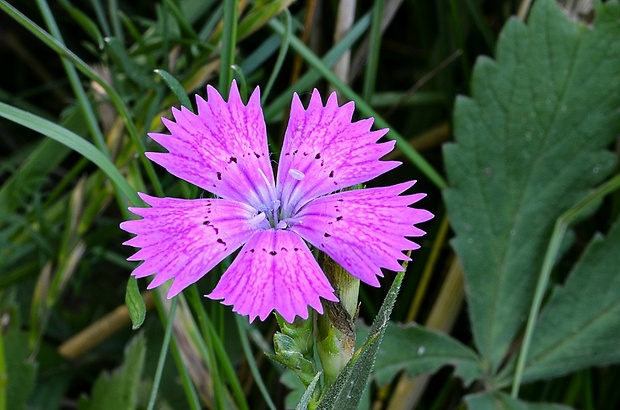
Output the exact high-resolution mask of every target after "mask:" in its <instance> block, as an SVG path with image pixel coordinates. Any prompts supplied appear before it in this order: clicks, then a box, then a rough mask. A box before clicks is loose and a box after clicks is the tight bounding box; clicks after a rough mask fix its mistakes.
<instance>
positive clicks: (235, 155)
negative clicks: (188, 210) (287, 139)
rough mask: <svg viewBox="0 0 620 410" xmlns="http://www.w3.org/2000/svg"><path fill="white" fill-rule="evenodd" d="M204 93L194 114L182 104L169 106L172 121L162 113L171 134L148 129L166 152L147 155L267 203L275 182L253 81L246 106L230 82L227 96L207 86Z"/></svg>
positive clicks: (236, 195)
mask: <svg viewBox="0 0 620 410" xmlns="http://www.w3.org/2000/svg"><path fill="white" fill-rule="evenodd" d="M207 95H208V102H207V101H205V100H203V99H202V98H201V97H200V96H196V103H197V105H198V115H196V114H194V113H192V112H191V111H190V110H188V109H187V108H185V107H182V108H181V110H180V111H179V110H177V109H174V108H173V110H172V113H173V115H174V119H175V121H176V122H173V121H170V120H167V119H165V118H162V121H163V123H164V125H165V126H166V127H167V128H168V130H169V131H170V133H171V135H166V134H157V133H151V134H149V135H150V137H151V138H153V139H154V140H155V141H157V142H158V143H159V144H160V145H162V146H163V147H164V148H166V149H167V150H168V152H167V153H161V152H148V153H147V154H146V155H147V157H148V158H149V159H151V160H152V161H154V162H156V163H158V164H159V165H161V166H163V167H164V168H166V169H167V170H168V172H170V173H171V174H173V175H175V176H177V177H179V178H182V179H184V180H186V181H188V182H191V183H192V184H195V185H197V186H199V187H201V188H203V189H205V190H207V191H209V192H212V193H214V194H216V195H218V196H220V197H222V198H225V199H232V200H235V201H241V202H245V203H248V204H250V205H252V206H254V207H259V206H260V205H261V204H267V205H271V204H272V203H273V202H274V201H275V196H274V195H275V188H274V180H273V170H272V167H271V161H270V159H269V150H268V147H267V131H266V128H265V120H264V119H263V112H262V109H261V107H260V91H259V89H258V87H257V88H256V89H255V90H254V92H253V93H252V95H251V97H250V100H249V101H248V104H247V106H244V105H243V102H242V101H241V97H240V95H239V90H238V89H237V84H236V83H235V82H233V84H232V86H231V89H230V98H229V100H228V102H225V101H224V100H223V99H222V97H221V96H220V94H219V93H218V92H217V90H216V89H215V88H213V87H211V86H207Z"/></svg>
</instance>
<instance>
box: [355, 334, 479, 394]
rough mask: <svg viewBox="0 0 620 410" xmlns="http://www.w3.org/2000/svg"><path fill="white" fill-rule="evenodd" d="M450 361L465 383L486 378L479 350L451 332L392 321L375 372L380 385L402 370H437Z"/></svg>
mask: <svg viewBox="0 0 620 410" xmlns="http://www.w3.org/2000/svg"><path fill="white" fill-rule="evenodd" d="M358 336H359V332H358ZM446 365H449V366H454V368H455V369H454V372H455V374H456V375H457V376H459V377H460V378H461V379H463V382H464V384H465V385H469V384H470V383H471V382H472V381H474V380H476V379H480V378H482V375H483V373H484V370H483V368H482V365H483V364H482V363H481V361H480V358H479V357H478V355H477V354H476V352H474V351H472V350H471V349H470V348H469V347H467V346H465V345H463V344H462V343H460V342H459V341H457V340H455V339H453V338H451V337H450V336H448V335H446V334H443V333H440V332H436V331H433V330H430V329H426V328H424V327H422V326H418V325H413V326H404V327H403V326H397V325H395V324H393V323H390V324H389V325H388V327H387V330H386V331H385V336H384V337H383V343H382V345H381V350H380V351H379V353H378V354H377V361H376V362H375V369H374V372H373V374H374V376H375V378H376V379H377V382H378V383H379V386H384V385H386V384H387V383H389V382H390V381H391V380H392V379H393V378H394V376H396V375H397V374H399V373H400V372H401V371H402V370H407V373H408V374H409V376H411V377H413V376H418V375H420V374H424V373H434V372H436V371H437V370H439V369H440V368H442V367H443V366H446Z"/></svg>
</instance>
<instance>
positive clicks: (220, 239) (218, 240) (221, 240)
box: [217, 238, 226, 245]
mask: <svg viewBox="0 0 620 410" xmlns="http://www.w3.org/2000/svg"><path fill="white" fill-rule="evenodd" d="M217 243H221V244H222V245H226V242H224V240H223V239H222V238H217Z"/></svg>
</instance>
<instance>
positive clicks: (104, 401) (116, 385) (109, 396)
mask: <svg viewBox="0 0 620 410" xmlns="http://www.w3.org/2000/svg"><path fill="white" fill-rule="evenodd" d="M145 354H146V341H145V339H144V337H143V336H142V333H138V335H137V336H136V337H134V338H133V339H132V340H131V341H130V342H129V344H128V345H127V347H125V360H124V362H123V364H122V365H121V366H120V367H119V368H118V369H116V370H115V371H114V372H112V373H111V374H109V373H103V374H101V375H100V376H99V377H98V378H97V380H96V381H95V385H94V387H93V391H92V394H91V397H90V398H86V397H81V398H80V405H79V409H80V410H106V409H135V408H136V406H137V403H138V388H139V386H140V378H141V376H142V369H143V367H144V357H145Z"/></svg>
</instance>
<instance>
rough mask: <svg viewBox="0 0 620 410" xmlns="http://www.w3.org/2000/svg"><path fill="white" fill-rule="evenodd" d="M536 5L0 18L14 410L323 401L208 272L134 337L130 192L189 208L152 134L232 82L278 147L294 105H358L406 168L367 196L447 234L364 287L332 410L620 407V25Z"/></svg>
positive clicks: (4, 337)
mask: <svg viewBox="0 0 620 410" xmlns="http://www.w3.org/2000/svg"><path fill="white" fill-rule="evenodd" d="M529 3H530V2H528V1H522V2H516V1H483V0H465V1H454V0H442V1H436V2H427V1H419V0H374V1H359V2H352V4H353V5H354V6H355V7H353V6H352V5H351V4H349V2H346V1H345V0H340V1H322V0H307V1H300V2H292V1H290V0H276V1H261V0H256V1H245V0H241V1H239V2H236V1H232V0H226V1H223V2H218V1H196V0H163V1H160V2H146V1H136V2H119V1H117V0H106V1H103V2H99V1H96V0H72V1H69V0H59V1H58V2H47V1H46V0H27V1H20V2H14V1H5V0H0V53H1V55H2V57H3V61H4V62H5V63H4V64H3V65H2V67H1V68H0V70H1V71H2V77H1V79H0V118H1V119H0V327H1V329H0V330H1V331H0V410H3V409H5V408H7V409H8V408H10V409H19V408H29V409H54V408H80V409H96V408H112V407H115V408H123V409H124V408H127V409H132V408H147V407H149V406H150V403H157V404H156V407H157V408H162V409H165V408H175V409H176V408H225V409H230V408H241V409H249V408H252V409H260V408H282V407H285V406H288V407H295V406H298V408H305V406H306V405H308V404H309V403H311V400H310V398H311V396H312V395H313V394H317V392H319V390H320V388H321V381H320V377H319V378H314V379H312V378H310V380H309V381H311V384H310V387H309V389H308V390H307V391H306V388H305V386H304V385H303V384H302V383H301V382H300V381H299V379H297V378H296V376H295V375H294V374H293V373H292V372H289V371H285V370H284V368H283V367H282V366H281V365H279V364H278V363H276V362H274V361H271V360H270V359H268V357H267V356H265V355H264V353H263V352H267V353H273V347H272V337H273V334H274V332H275V331H276V329H277V326H276V321H275V320H268V321H267V322H265V323H258V324H253V325H251V326H250V325H248V323H247V320H246V319H245V318H240V317H236V316H235V315H233V314H232V313H231V312H230V309H228V308H226V307H224V306H222V305H220V304H218V303H214V302H209V301H208V300H205V299H204V298H202V297H201V296H200V295H203V294H205V293H208V291H209V290H210V289H212V288H213V286H214V284H215V282H216V281H217V278H218V276H219V274H218V273H217V272H214V273H213V274H210V275H208V276H206V277H205V279H203V280H202V281H200V283H199V284H198V285H196V286H192V287H191V288H189V289H188V290H187V291H185V292H184V293H183V295H182V296H181V297H179V298H178V299H175V301H174V302H172V303H171V302H170V301H168V300H166V299H165V298H164V297H162V295H165V293H166V289H163V288H160V289H158V290H156V291H153V292H143V293H142V297H139V296H138V293H139V289H143V288H144V286H145V283H144V282H143V281H141V282H139V283H138V286H139V288H137V287H135V286H136V283H135V281H130V282H129V285H130V287H129V288H130V289H131V292H128V295H129V296H128V297H129V303H128V305H127V306H129V308H130V311H131V313H137V314H140V313H143V312H144V310H145V309H146V310H147V311H148V313H147V315H146V318H144V317H132V319H133V322H134V324H136V322H141V321H142V320H144V322H143V323H142V325H141V327H140V329H139V330H132V326H131V321H130V319H129V314H128V313H129V311H128V310H127V308H126V307H125V303H124V301H125V293H126V286H127V279H128V275H129V272H130V271H131V269H132V268H133V266H134V265H133V264H132V263H128V262H126V261H125V258H126V257H127V256H128V255H129V253H130V249H126V248H125V247H123V246H121V243H122V242H123V241H124V240H126V239H127V237H126V234H124V233H123V232H122V231H120V229H119V228H118V224H119V223H120V221H122V220H125V219H127V218H128V217H129V215H128V213H127V210H126V208H127V205H128V204H139V198H137V196H136V194H135V192H136V191H143V192H149V193H151V194H155V195H160V196H161V195H166V196H176V197H186V198H195V197H198V196H200V195H201V192H200V191H199V190H198V189H197V188H195V187H193V186H190V185H189V184H186V183H185V182H183V181H178V180H176V179H174V178H173V177H171V176H170V175H168V174H166V173H165V172H161V171H162V170H160V169H156V168H155V167H154V166H153V165H152V164H151V163H150V162H149V161H147V160H146V158H145V157H144V155H143V153H144V151H145V149H157V148H156V144H154V143H152V141H150V140H149V139H148V138H147V136H146V134H147V132H150V131H156V130H159V129H161V123H160V121H159V117H160V116H166V117H168V116H170V107H171V106H173V105H174V106H179V105H185V106H188V107H190V108H191V105H192V101H193V98H188V95H190V96H191V95H192V94H195V93H199V94H204V89H205V85H206V84H207V83H210V84H213V85H217V86H218V88H219V89H220V91H222V92H225V91H226V90H227V89H228V87H229V84H230V82H231V80H232V78H233V77H234V78H237V79H238V81H239V82H240V84H241V86H242V89H243V91H244V92H245V91H247V90H251V89H252V88H253V87H254V86H255V85H259V86H260V87H261V90H262V97H263V107H264V111H265V115H266V120H267V124H268V130H269V133H270V138H271V140H272V142H273V143H274V144H273V145H272V149H275V148H276V147H278V146H279V141H280V139H281V137H282V135H283V129H284V128H283V127H284V126H285V124H286V120H285V119H286V118H287V109H288V104H289V103H290V100H291V95H292V92H294V91H296V92H298V93H300V95H301V96H302V99H303V98H305V97H307V96H308V95H309V92H310V91H311V90H312V88H315V87H316V88H319V89H320V90H321V91H322V92H323V94H325V93H326V92H327V91H329V90H336V91H337V92H338V94H339V96H340V102H341V103H342V102H344V101H346V100H354V101H355V103H356V108H357V110H356V114H357V115H358V116H359V117H360V118H363V117H369V116H373V117H375V118H376V120H375V124H376V125H377V127H389V128H390V129H391V131H390V133H388V135H387V137H388V138H392V139H396V140H397V141H398V143H397V145H396V147H397V152H394V153H393V154H391V157H393V158H398V159H399V160H401V161H403V166H401V167H399V168H398V169H397V170H396V171H393V172H391V173H389V175H385V176H383V177H382V178H380V179H379V180H377V181H372V182H371V183H370V184H371V185H375V184H376V185H380V184H386V183H393V182H402V181H404V180H408V179H417V180H418V181H419V182H418V184H417V185H416V190H418V191H422V192H428V193H429V195H428V197H427V198H426V199H425V200H424V201H423V206H424V207H425V208H427V209H431V210H432V211H433V212H434V213H435V215H436V218H435V219H434V220H433V221H431V222H430V223H427V224H426V226H425V228H426V229H427V230H428V231H429V234H428V235H427V236H425V237H424V238H423V240H422V246H423V247H422V250H420V251H417V252H416V253H415V254H414V261H413V262H412V263H410V265H409V267H408V270H407V273H406V274H405V275H394V274H390V273H388V274H386V278H385V279H384V280H383V282H382V285H383V286H382V288H381V289H370V288H367V287H364V286H363V287H362V290H361V309H360V322H365V323H372V322H373V321H374V324H373V326H372V328H367V327H366V326H365V325H364V324H363V323H360V324H359V325H358V338H357V339H358V344H359V345H360V346H361V349H360V350H359V351H358V354H356V356H354V359H353V360H352V362H351V363H350V366H349V367H348V368H346V369H345V371H344V372H343V373H342V375H341V377H340V378H339V379H338V380H337V381H336V383H334V385H333V387H332V389H331V390H328V391H326V392H323V394H324V396H323V397H324V400H323V401H322V402H321V404H320V406H321V408H338V409H341V408H358V407H359V408H370V406H373V408H385V409H402V408H420V409H427V408H428V409H435V408H457V407H459V406H463V405H465V406H467V407H469V408H472V409H487V408H489V409H503V408H506V409H522V408H523V409H530V408H531V409H538V408H541V409H546V408H552V409H555V408H558V409H559V408H566V407H573V408H584V409H601V408H618V407H620V391H618V389H617V385H618V383H620V371H619V367H618V365H617V363H619V362H620V275H619V274H618V273H619V267H620V253H619V252H618V251H617V250H618V248H619V247H620V223H619V222H618V211H619V199H620V198H619V196H618V187H619V186H620V176H619V175H618V167H617V159H618V152H620V151H619V150H618V135H619V133H620V41H618V39H619V38H620V5H619V4H618V2H617V1H609V2H606V3H597V5H596V8H595V9H593V8H592V7H588V3H589V2H587V1H582V2H568V1H567V2H560V4H556V2H554V1H552V0H536V1H534V2H533V5H530V4H529ZM564 3H567V4H564ZM530 6H531V7H530ZM339 10H340V11H339ZM515 15H517V16H516V17H514V16H515ZM347 21H349V23H347ZM231 66H232V68H230V67H231ZM458 95H462V96H460V97H457V96H458ZM464 95H467V96H468V97H464ZM220 270H221V268H220ZM392 282H394V283H392ZM390 285H391V288H390ZM388 289H391V290H389V291H388ZM399 289H400V293H399ZM397 294H398V298H396V296H397ZM142 299H144V307H141V303H143V302H142ZM384 299H385V301H386V302H385V303H382V301H383V300H384ZM392 309H393V310H392ZM390 315H391V316H390ZM388 317H391V319H390V321H388V320H387V319H388ZM166 340H170V353H171V354H170V355H168V356H167V357H165V358H164V357H163V356H162V358H161V360H160V352H166V351H167V349H166ZM162 345H163V346H164V349H163V350H162ZM373 363H374V367H373ZM371 370H372V374H370V373H369V372H371ZM317 389H318V390H317ZM304 393H305V395H304ZM546 403H556V404H546Z"/></svg>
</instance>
